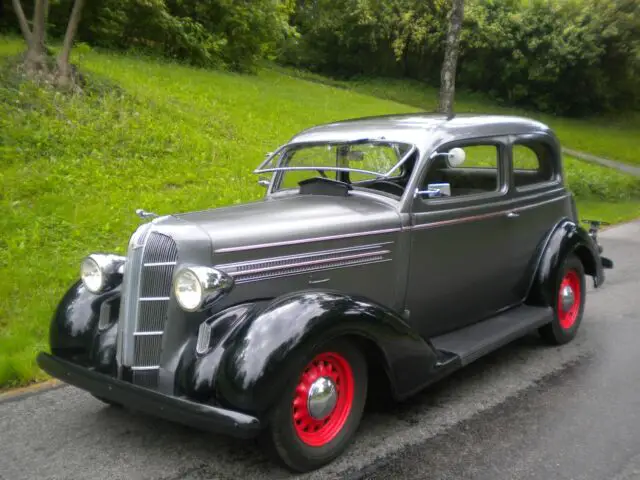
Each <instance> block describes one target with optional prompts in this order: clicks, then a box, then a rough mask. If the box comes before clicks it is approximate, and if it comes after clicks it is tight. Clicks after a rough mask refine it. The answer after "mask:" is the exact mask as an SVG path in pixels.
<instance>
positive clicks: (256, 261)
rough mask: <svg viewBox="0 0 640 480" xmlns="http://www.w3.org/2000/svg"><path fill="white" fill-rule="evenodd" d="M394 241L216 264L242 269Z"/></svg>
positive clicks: (371, 247) (356, 250)
mask: <svg viewBox="0 0 640 480" xmlns="http://www.w3.org/2000/svg"><path fill="white" fill-rule="evenodd" d="M393 243H394V242H393V241H390V242H379V243H368V244H364V245H356V246H353V247H344V248H332V249H329V250H315V251H310V252H305V253H296V254H293V255H279V256H277V257H266V258H258V259H254V260H246V261H242V262H233V263H227V264H221V265H217V266H216V267H218V268H225V269H240V270H241V269H242V268H243V267H248V269H251V268H253V267H254V266H255V265H263V264H268V263H280V262H287V261H289V262H291V264H294V263H295V261H296V260H302V261H304V260H307V259H310V258H313V257H322V256H327V255H335V256H338V255H340V254H342V253H353V252H361V251H365V250H373V249H380V248H382V246H384V245H392V244H393Z"/></svg>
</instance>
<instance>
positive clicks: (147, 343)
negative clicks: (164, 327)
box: [133, 332, 162, 367]
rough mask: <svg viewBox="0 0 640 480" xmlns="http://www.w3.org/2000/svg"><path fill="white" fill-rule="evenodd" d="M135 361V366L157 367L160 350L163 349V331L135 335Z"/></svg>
mask: <svg viewBox="0 0 640 480" xmlns="http://www.w3.org/2000/svg"><path fill="white" fill-rule="evenodd" d="M134 338H135V340H134V347H133V349H134V352H135V353H134V360H133V361H134V363H135V365H134V366H135V367H155V366H157V365H158V360H159V358H158V357H159V356H160V350H161V349H162V332H158V333H157V334H156V333H155V332H154V333H153V334H151V335H138V334H136V336H135V337H134Z"/></svg>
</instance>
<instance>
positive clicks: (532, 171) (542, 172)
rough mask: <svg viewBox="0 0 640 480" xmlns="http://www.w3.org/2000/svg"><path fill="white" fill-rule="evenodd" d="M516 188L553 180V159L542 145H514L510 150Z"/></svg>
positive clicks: (548, 150) (547, 149) (546, 147)
mask: <svg viewBox="0 0 640 480" xmlns="http://www.w3.org/2000/svg"><path fill="white" fill-rule="evenodd" d="M512 152H513V153H512V156H513V182H514V185H515V186H516V188H518V187H526V186H529V185H536V184H539V183H546V182H549V181H551V180H553V176H554V171H553V157H552V153H551V150H550V149H549V147H548V146H547V145H545V144H544V143H531V144H516V145H514V146H513V149H512Z"/></svg>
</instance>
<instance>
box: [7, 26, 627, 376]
mask: <svg viewBox="0 0 640 480" xmlns="http://www.w3.org/2000/svg"><path fill="white" fill-rule="evenodd" d="M21 49H22V45H21V43H20V42H18V41H16V40H14V39H7V38H1V37H0V57H8V56H10V55H12V54H15V53H17V52H18V51H20V50H21ZM79 52H83V50H82V49H80V50H79ZM76 53H78V52H76ZM76 61H77V62H78V63H79V64H80V65H81V68H82V70H83V71H84V72H86V73H87V74H88V78H89V80H90V81H91V82H96V83H94V84H95V85H96V86H95V87H94V88H92V89H90V90H88V91H87V93H86V95H84V96H81V97H68V96H65V95H62V94H56V93H54V92H51V91H49V90H46V89H42V88H38V87H36V86H34V85H29V84H22V85H20V86H13V85H12V84H11V83H10V82H9V81H8V80H7V78H4V83H0V231H1V232H2V236H1V237H0V386H12V385H19V384H25V383H28V382H30V381H33V380H37V379H42V378H44V375H43V373H42V372H41V371H40V370H39V369H38V368H37V366H36V364H35V361H34V358H35V355H36V353H37V351H38V350H41V349H46V348H47V340H48V338H47V333H48V328H49V321H50V318H51V316H52V313H53V311H54V309H55V307H56V305H57V303H58V301H59V299H60V298H61V295H62V294H63V293H64V291H65V290H66V288H68V286H69V285H70V284H71V283H72V282H73V281H74V280H75V279H76V278H77V275H78V268H79V261H80V259H81V258H82V257H83V256H84V255H85V254H87V253H89V252H91V251H113V252H120V253H124V249H125V245H126V243H127V240H128V237H129V235H130V234H131V233H132V231H133V230H134V229H135V228H136V226H137V225H139V219H138V218H137V217H136V216H135V215H134V210H135V209H136V208H145V209H147V210H152V211H154V212H158V213H161V214H165V213H173V212H183V211H189V210H193V209H202V208H208V207H215V206H222V205H227V204H233V203H239V202H243V201H247V200H253V199H257V198H259V197H260V196H261V195H262V194H263V189H262V188H261V187H259V186H258V185H257V183H256V177H255V176H254V175H252V174H251V171H252V170H253V168H254V167H255V166H257V164H258V163H259V162H260V161H262V159H263V158H264V155H265V153H266V152H269V151H271V150H273V149H274V148H276V147H277V146H278V145H279V144H281V143H283V142H285V141H286V140H287V139H288V138H290V137H291V136H292V135H293V134H294V133H296V132H298V131H299V130H301V129H303V128H306V127H309V126H312V125H314V124H317V123H320V122H326V121H332V120H338V119H342V118H346V117H358V116H364V115H376V114H385V113H399V112H406V111H414V110H418V108H415V107H409V106H407V105H403V104H400V103H397V102H393V101H390V100H383V99H380V98H377V97H376V96H371V95H365V94H363V93H359V92H356V91H350V90H345V89H336V88H333V87H331V86H328V85H323V84H319V83H312V82H308V81H302V80H300V79H297V78H292V77H291V76H288V75H283V74H281V73H279V72H277V71H274V70H272V69H264V70H261V71H260V72H259V74H258V75H257V76H244V75H237V74H231V73H223V72H216V71H205V70H198V69H193V68H187V67H184V66H180V65H176V64H172V63H167V62H158V61H154V60H150V59H143V58H136V57H133V56H123V55H112V54H100V53H95V52H91V51H86V49H85V51H84V52H83V53H82V55H76ZM2 81H3V79H2V78H0V82H2ZM110 82H111V83H110ZM112 85H118V87H119V88H115V87H113V86H112ZM575 162H576V163H575V164H574V165H570V168H569V170H570V171H569V174H570V175H573V176H574V177H573V180H572V179H571V177H570V181H571V182H572V184H574V185H575V186H576V187H577V193H578V194H579V208H580V209H581V213H582V214H583V215H584V216H591V215H592V214H595V213H597V214H598V215H600V216H602V217H604V219H609V220H623V219H627V218H631V216H638V215H639V213H638V206H639V205H640V194H638V183H637V180H636V179H632V178H631V177H628V176H626V175H622V174H618V173H616V172H614V171H611V170H608V169H602V168H600V167H596V166H592V165H589V164H584V163H582V162H578V161H575ZM586 178H590V179H592V181H593V182H595V183H596V184H597V185H598V187H597V188H596V187H592V186H590V183H589V182H587V181H585V180H584V179H586ZM590 181H591V180H590ZM603 200H604V201H603Z"/></svg>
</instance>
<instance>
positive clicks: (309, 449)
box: [261, 339, 367, 472]
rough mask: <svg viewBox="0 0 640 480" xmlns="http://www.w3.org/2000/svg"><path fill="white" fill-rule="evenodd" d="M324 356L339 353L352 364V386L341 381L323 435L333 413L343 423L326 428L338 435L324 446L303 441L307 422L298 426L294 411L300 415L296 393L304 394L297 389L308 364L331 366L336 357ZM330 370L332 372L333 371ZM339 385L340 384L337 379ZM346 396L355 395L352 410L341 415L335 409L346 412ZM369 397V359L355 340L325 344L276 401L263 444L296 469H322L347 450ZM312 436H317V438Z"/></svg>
mask: <svg viewBox="0 0 640 480" xmlns="http://www.w3.org/2000/svg"><path fill="white" fill-rule="evenodd" d="M323 355H337V358H340V357H341V358H342V359H343V360H345V361H346V362H347V364H348V365H349V367H350V371H351V373H352V379H353V382H352V384H351V385H352V388H351V389H348V388H347V385H348V384H349V382H348V381H347V383H345V381H344V380H343V381H342V385H344V387H343V388H342V389H341V387H338V392H339V394H338V400H337V403H336V406H335V408H334V409H333V411H332V413H330V414H329V415H328V416H327V417H326V418H327V419H328V420H326V421H327V422H328V423H326V425H322V426H321V427H320V434H322V431H323V429H325V427H327V426H329V427H330V425H331V423H332V422H333V418H332V416H333V415H335V416H336V418H343V417H344V418H345V419H344V420H343V422H337V423H335V424H334V425H339V428H335V429H331V428H329V429H328V430H325V432H326V431H335V432H337V433H335V436H333V437H332V438H331V439H330V440H328V441H327V442H325V443H322V444H321V445H314V446H312V445H310V444H309V443H307V441H303V439H302V437H301V435H306V433H299V431H300V429H301V428H302V426H304V425H306V424H305V423H302V424H298V426H296V423H298V422H299V420H294V413H295V414H296V415H297V414H298V412H299V410H298V408H297V407H294V405H293V403H294V399H295V398H296V396H297V395H301V394H298V393H297V390H296V389H297V388H298V386H299V385H300V384H301V383H304V381H305V380H304V378H305V377H303V375H304V373H305V372H306V371H308V370H307V369H308V367H312V368H313V365H319V364H323V365H332V364H331V358H333V357H331V358H329V357H326V356H323ZM318 358H323V359H324V358H329V362H324V363H323V362H320V363H318V362H316V360H317V359H318ZM314 362H315V363H314ZM328 368H332V367H328ZM331 371H332V372H333V370H331ZM312 373H313V372H312ZM310 378H314V377H310ZM337 385H341V384H340V383H339V382H337ZM347 391H352V393H353V395H352V396H349V395H348V394H347V393H345V392H347ZM345 397H346V398H352V400H351V402H350V409H348V410H344V411H345V412H348V413H344V414H343V415H340V414H339V413H336V412H340V411H343V410H341V409H342V408H343V407H342V405H343V403H344V402H345V401H346V400H344V398H345ZM366 397H367V362H366V360H365V357H364V355H363V354H362V352H361V351H360V349H358V347H357V346H356V345H355V344H354V343H352V342H349V341H347V340H346V339H337V340H334V341H331V342H329V343H326V344H325V345H322V346H321V347H319V348H317V349H316V350H315V351H314V352H312V353H311V354H310V355H309V356H308V357H307V358H306V362H305V363H304V364H303V365H302V366H301V368H300V376H299V377H298V378H296V379H295V381H292V383H291V385H290V387H289V388H288V389H287V391H286V392H285V393H284V394H283V395H282V398H281V399H280V400H279V401H278V403H277V404H276V406H275V408H274V409H273V411H272V413H271V415H270V417H269V427H268V429H267V430H266V431H265V432H264V434H263V436H262V438H261V440H262V444H263V446H264V447H265V449H266V450H267V452H268V453H270V454H271V456H272V457H275V459H276V460H277V461H280V462H281V463H283V464H284V465H285V466H286V467H288V468H289V469H291V470H293V471H296V472H308V471H311V470H315V469H317V468H320V467H322V466H323V465H326V464H328V463H330V462H331V461H333V460H334V459H335V458H337V457H338V456H340V454H342V453H343V452H344V451H345V450H346V448H347V447H348V446H349V444H350V443H351V441H352V440H353V438H354V436H355V434H356V431H357V429H358V426H359V425H360V420H361V418H362V413H363V410H364V405H365V400H366ZM305 405H306V403H305ZM304 410H305V412H308V410H307V409H306V406H305V407H304ZM312 421H315V420H312ZM308 435H310V436H316V435H318V432H315V431H313V428H310V431H309V433H308ZM312 438H316V439H317V438H318V437H312Z"/></svg>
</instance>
